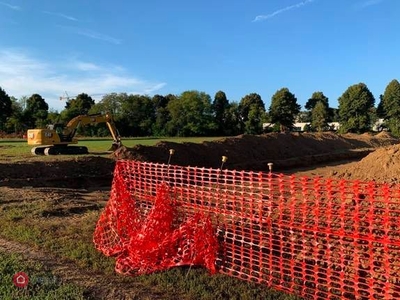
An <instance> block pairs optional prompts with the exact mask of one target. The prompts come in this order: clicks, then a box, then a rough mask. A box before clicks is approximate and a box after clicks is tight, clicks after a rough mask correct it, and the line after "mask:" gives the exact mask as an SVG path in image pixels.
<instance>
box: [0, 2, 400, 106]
mask: <svg viewBox="0 0 400 300" xmlns="http://www.w3.org/2000/svg"><path fill="white" fill-rule="evenodd" d="M399 15H400V1H399V0H303V1H301V0H248V1H243V0H229V1H228V0H202V1H187V0H185V1H183V0H172V1H165V0H147V1H127V0H126V1H122V0H114V1H104V0H68V1H54V0H35V1H32V0H29V1H28V0H0V87H2V88H3V89H4V90H5V91H6V92H7V93H8V94H9V95H10V96H15V97H17V98H20V97H21V96H25V95H26V96H30V95H31V94H33V93H39V94H41V95H42V96H43V97H44V98H45V99H46V101H47V102H48V103H49V106H50V107H51V108H53V109H57V110H61V109H63V107H64V105H65V102H62V101H60V100H59V97H60V96H62V95H63V94H64V91H67V93H68V95H70V96H75V95H77V94H79V93H82V92H84V93H87V94H89V95H92V97H93V98H94V99H95V100H96V101H99V100H101V96H102V95H103V94H106V93H112V92H127V93H134V94H136V93H138V94H148V95H151V96H152V95H154V94H161V95H166V94H169V93H172V94H180V93H182V92H183V91H186V90H199V91H202V92H206V93H208V94H209V95H210V96H211V97H212V98H214V95H215V93H216V92H217V91H219V90H222V91H224V92H225V93H226V95H227V97H228V99H229V100H230V101H240V99H241V98H242V97H243V96H245V95H247V94H249V93H258V94H260V95H261V97H262V99H263V100H264V102H265V105H266V108H267V109H268V108H269V106H270V102H271V97H272V95H273V94H274V93H275V92H276V91H277V90H278V89H280V88H282V87H287V88H289V90H290V91H291V92H292V93H294V94H295V96H296V97H297V99H298V103H299V104H300V105H302V107H304V104H305V103H306V101H307V99H308V98H310V96H311V94H312V93H313V92H315V91H322V92H324V94H325V95H326V96H327V97H328V98H329V103H330V105H331V106H332V107H337V99H338V98H339V97H340V96H341V95H342V93H343V92H344V91H345V90H346V89H347V88H348V87H349V86H350V85H352V84H356V83H359V82H364V83H365V84H367V86H368V87H369V88H370V90H371V92H372V93H373V94H374V96H375V98H376V104H377V103H378V101H379V95H380V94H382V93H383V92H384V89H385V87H386V85H387V84H388V83H389V82H390V81H391V80H392V79H399V72H400V39H399V37H400V20H399V17H398V16H399Z"/></svg>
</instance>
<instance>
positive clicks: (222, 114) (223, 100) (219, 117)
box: [212, 91, 229, 135]
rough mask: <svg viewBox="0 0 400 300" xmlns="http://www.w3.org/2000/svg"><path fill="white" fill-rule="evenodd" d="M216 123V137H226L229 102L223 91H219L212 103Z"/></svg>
mask: <svg viewBox="0 0 400 300" xmlns="http://www.w3.org/2000/svg"><path fill="white" fill-rule="evenodd" d="M212 109H213V112H214V118H215V123H216V124H217V129H216V135H225V134H226V127H227V118H228V109H229V101H228V99H227V97H226V94H225V93H224V92H223V91H218V92H217V93H216V94H215V96H214V101H213V103H212Z"/></svg>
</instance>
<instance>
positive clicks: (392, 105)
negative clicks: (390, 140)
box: [378, 79, 400, 136]
mask: <svg viewBox="0 0 400 300" xmlns="http://www.w3.org/2000/svg"><path fill="white" fill-rule="evenodd" d="M380 104H381V108H383V110H382V113H381V116H382V117H383V118H384V119H385V120H386V124H387V126H388V128H389V129H390V131H391V132H392V133H393V134H394V135H396V136H400V83H399V82H398V81H397V80H396V79H394V80H392V81H391V82H390V83H389V84H388V85H387V87H386V89H385V92H384V94H383V96H382V97H381V102H380ZM378 107H379V106H378Z"/></svg>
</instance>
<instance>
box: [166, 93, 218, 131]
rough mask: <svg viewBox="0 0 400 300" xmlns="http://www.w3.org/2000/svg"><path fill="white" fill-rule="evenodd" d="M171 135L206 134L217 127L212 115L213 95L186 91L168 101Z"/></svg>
mask: <svg viewBox="0 0 400 300" xmlns="http://www.w3.org/2000/svg"><path fill="white" fill-rule="evenodd" d="M168 110H169V112H170V116H171V120H170V121H169V122H168V128H169V130H170V133H171V135H177V136H206V135H209V134H210V132H213V131H214V130H215V128H216V125H215V123H214V119H213V116H212V108H211V97H210V96H209V95H208V94H206V93H204V92H199V91H185V92H183V93H182V94H181V95H180V96H179V97H177V98H176V99H172V100H171V101H170V102H169V103H168Z"/></svg>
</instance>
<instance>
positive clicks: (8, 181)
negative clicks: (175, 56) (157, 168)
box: [0, 132, 400, 299]
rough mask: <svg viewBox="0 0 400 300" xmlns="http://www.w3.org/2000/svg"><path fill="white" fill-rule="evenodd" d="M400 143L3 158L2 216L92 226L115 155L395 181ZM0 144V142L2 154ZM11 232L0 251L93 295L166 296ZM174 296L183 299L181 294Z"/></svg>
mask: <svg viewBox="0 0 400 300" xmlns="http://www.w3.org/2000/svg"><path fill="white" fill-rule="evenodd" d="M399 142H400V140H399V139H396V138H394V137H392V136H391V135H390V134H388V133H386V132H382V133H379V134H362V135H357V134H346V135H338V134H335V133H315V134H311V133H310V134H309V133H290V134H278V133H273V134H266V135H261V136H251V135H243V136H238V137H233V138H224V139H221V140H217V141H215V142H204V143H201V144H191V143H170V142H161V143H159V144H157V145H156V146H152V147H150V146H135V147H133V148H125V147H123V148H121V149H119V150H117V151H116V152H115V153H113V154H106V155H104V154H102V155H98V154H93V153H92V154H89V155H86V156H77V157H74V156H62V157H61V156H54V157H45V158H43V159H42V158H37V157H31V158H29V157H24V158H18V157H13V158H10V157H1V156H0V213H1V214H3V213H4V212H6V211H7V210H10V209H13V208H18V207H23V206H24V205H27V204H30V203H37V204H38V205H37V208H36V210H33V212H32V211H29V212H28V213H29V214H31V215H29V216H27V215H25V216H21V217H20V218H18V217H17V218H15V219H11V220H9V225H10V226H13V224H15V226H17V225H18V224H19V223H18V222H21V218H22V219H24V220H26V219H28V218H29V219H31V220H32V222H36V223H35V224H39V223H40V222H43V224H45V223H46V222H50V221H51V222H53V223H54V224H56V223H57V222H58V223H60V224H61V223H62V224H64V226H71V227H74V226H75V227H76V226H82V222H83V221H85V222H88V221H90V222H91V223H90V224H86V225H85V226H86V227H85V228H89V230H91V229H93V230H94V227H95V222H96V218H97V217H98V216H99V214H100V212H101V211H102V209H103V207H104V206H105V204H106V203H107V200H108V198H109V193H110V188H111V184H112V178H113V169H114V166H115V162H116V160H117V159H135V160H140V161H150V162H157V163H167V162H168V160H169V150H170V149H174V151H175V152H174V154H173V156H172V157H171V158H170V160H171V164H177V165H184V166H187V165H190V166H199V167H214V168H219V167H221V157H222V156H227V157H228V160H227V162H226V163H225V164H224V165H223V167H224V168H228V169H236V170H248V171H268V163H273V164H274V165H273V171H274V172H283V173H286V174H293V173H295V174H297V175H299V176H325V177H338V178H345V179H360V180H363V181H368V180H376V181H381V182H389V183H391V184H396V183H398V182H399V178H400V168H399V166H400V146H399ZM1 147H2V146H1V143H0V151H1ZM0 153H1V152H0ZM10 222H11V223H10ZM12 222H14V223H12ZM53 223H52V224H53ZM2 224H5V223H4V222H3V223H2ZM7 230H9V229H5V228H3V229H2V230H0V250H3V251H6V252H9V253H14V254H17V255H20V256H21V257H23V258H24V259H26V260H28V261H29V260H32V261H38V262H41V263H42V264H43V265H45V266H47V267H48V268H49V269H50V270H52V272H53V273H54V274H56V276H57V277H59V278H62V279H63V281H65V282H73V283H75V284H77V285H80V286H83V287H84V288H86V289H87V291H88V293H89V294H90V296H91V297H92V298H96V299H97V298H98V299H106V298H107V299H134V298H135V297H136V298H137V299H156V298H160V299H164V296H165V295H163V294H162V291H161V290H157V288H156V287H155V288H154V289H151V290H149V289H148V287H146V286H144V285H141V284H139V283H138V282H137V281H134V280H126V279H125V278H124V277H123V276H117V275H105V274H104V273H102V272H101V271H96V272H94V271H90V268H87V267H85V266H84V267H82V266H79V265H77V264H76V263H75V262H74V260H72V259H68V258H64V257H60V255H59V254H58V253H57V251H56V250H54V251H52V250H51V247H47V248H46V247H42V245H41V244H40V241H39V242H38V241H32V242H29V241H26V242H24V241H22V240H21V239H19V238H10V236H12V234H11V235H10V234H6V233H5V232H6V231H7ZM46 230H48V229H47V228H46ZM42 234H43V236H44V237H45V236H46V234H47V233H46V231H43V232H42ZM76 234H79V228H77V229H76ZM44 240H45V238H44ZM173 296H175V297H177V298H180V297H179V293H178V295H173ZM173 296H172V297H173ZM171 299H172V298H171Z"/></svg>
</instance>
